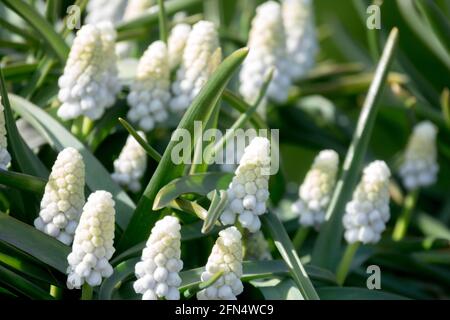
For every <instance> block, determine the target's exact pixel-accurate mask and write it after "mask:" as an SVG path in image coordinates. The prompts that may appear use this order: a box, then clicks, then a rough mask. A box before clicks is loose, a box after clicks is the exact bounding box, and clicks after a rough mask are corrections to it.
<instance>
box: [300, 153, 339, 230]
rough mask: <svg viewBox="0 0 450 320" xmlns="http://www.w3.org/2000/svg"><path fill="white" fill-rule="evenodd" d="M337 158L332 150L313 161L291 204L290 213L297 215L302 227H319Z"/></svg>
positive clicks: (333, 180)
mask: <svg viewBox="0 0 450 320" xmlns="http://www.w3.org/2000/svg"><path fill="white" fill-rule="evenodd" d="M338 166H339V156H338V154H337V153H336V152H335V151H333V150H324V151H321V152H320V153H319V155H318V156H317V157H316V158H315V159H314V163H313V165H312V167H311V169H310V170H309V171H308V173H307V174H306V178H305V181H304V182H303V184H302V185H301V186H300V188H299V190H298V195H299V199H298V200H297V201H296V202H294V203H293V204H292V211H293V212H294V213H296V214H297V215H299V222H300V224H301V225H304V226H315V227H319V226H320V224H322V222H323V221H324V220H325V213H326V210H327V207H328V204H329V203H330V200H331V195H332V192H333V188H334V185H335V183H336V174H337V172H338Z"/></svg>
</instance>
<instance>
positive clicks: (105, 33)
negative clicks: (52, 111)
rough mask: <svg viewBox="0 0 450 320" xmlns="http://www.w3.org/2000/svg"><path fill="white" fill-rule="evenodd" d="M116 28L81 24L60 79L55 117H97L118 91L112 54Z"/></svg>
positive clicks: (106, 23) (100, 24)
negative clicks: (57, 107)
mask: <svg viewBox="0 0 450 320" xmlns="http://www.w3.org/2000/svg"><path fill="white" fill-rule="evenodd" d="M115 39H116V31H115V29H114V27H113V25H112V24H111V23H110V22H101V23H99V24H95V25H93V24H88V25H84V26H83V27H82V28H81V29H80V30H79V31H78V32H77V36H76V38H75V40H74V43H73V45H72V48H71V50H70V54H69V58H68V59H67V63H66V66H65V68H64V74H63V75H62V76H61V77H60V78H59V80H58V85H59V93H58V98H59V100H60V101H61V103H62V104H61V106H60V107H59V109H58V116H59V117H60V118H61V119H63V120H70V119H75V118H77V117H78V116H80V115H85V116H87V117H89V118H90V119H92V120H96V119H99V118H100V117H101V116H102V115H103V113H104V112H105V109H107V108H109V107H111V106H112V105H113V104H114V101H115V97H116V94H117V93H118V92H119V90H120V83H119V80H118V77H117V66H116V55H115V53H114V46H115Z"/></svg>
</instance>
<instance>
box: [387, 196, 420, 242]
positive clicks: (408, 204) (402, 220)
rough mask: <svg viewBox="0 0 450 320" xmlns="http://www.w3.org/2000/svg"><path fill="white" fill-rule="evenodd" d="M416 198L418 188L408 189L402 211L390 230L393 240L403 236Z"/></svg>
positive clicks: (400, 238)
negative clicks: (392, 229) (391, 230)
mask: <svg viewBox="0 0 450 320" xmlns="http://www.w3.org/2000/svg"><path fill="white" fill-rule="evenodd" d="M418 198H419V189H415V190H412V191H410V192H409V193H408V195H407V196H406V197H405V201H404V206H403V211H402V213H401V215H400V216H399V217H398V219H397V222H396V223H395V227H394V231H393V232H392V239H393V240H395V241H399V240H402V239H403V238H404V237H405V235H406V232H407V231H408V226H409V223H410V222H411V217H412V214H413V212H414V208H415V207H416V203H417V199H418Z"/></svg>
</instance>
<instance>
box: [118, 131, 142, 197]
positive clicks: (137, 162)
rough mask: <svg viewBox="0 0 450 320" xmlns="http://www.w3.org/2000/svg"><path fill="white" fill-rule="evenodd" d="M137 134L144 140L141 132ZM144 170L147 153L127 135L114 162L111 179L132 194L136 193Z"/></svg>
mask: <svg viewBox="0 0 450 320" xmlns="http://www.w3.org/2000/svg"><path fill="white" fill-rule="evenodd" d="M138 134H139V135H140V136H141V137H142V139H144V140H145V134H144V133H143V132H138ZM146 168H147V153H146V152H145V150H144V148H142V146H141V145H140V144H139V142H137V141H136V139H135V138H134V137H133V136H132V135H129V136H128V138H127V141H126V143H125V146H124V148H123V149H122V151H121V152H120V155H119V158H117V159H116V160H114V173H113V174H112V175H111V177H112V178H113V180H114V181H116V182H117V183H118V184H120V185H122V186H126V187H127V188H128V189H129V190H131V191H133V192H138V191H139V190H140V189H141V183H140V180H141V178H142V177H143V176H144V173H145V169H146Z"/></svg>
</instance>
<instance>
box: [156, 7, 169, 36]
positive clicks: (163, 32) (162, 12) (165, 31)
mask: <svg viewBox="0 0 450 320" xmlns="http://www.w3.org/2000/svg"><path fill="white" fill-rule="evenodd" d="M158 8H159V12H158V21H159V39H160V40H161V41H164V42H165V43H166V44H167V39H168V37H169V24H168V23H167V15H166V9H165V7H164V0H158Z"/></svg>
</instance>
